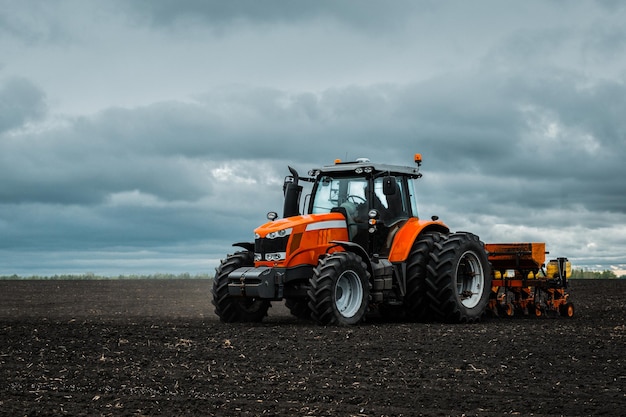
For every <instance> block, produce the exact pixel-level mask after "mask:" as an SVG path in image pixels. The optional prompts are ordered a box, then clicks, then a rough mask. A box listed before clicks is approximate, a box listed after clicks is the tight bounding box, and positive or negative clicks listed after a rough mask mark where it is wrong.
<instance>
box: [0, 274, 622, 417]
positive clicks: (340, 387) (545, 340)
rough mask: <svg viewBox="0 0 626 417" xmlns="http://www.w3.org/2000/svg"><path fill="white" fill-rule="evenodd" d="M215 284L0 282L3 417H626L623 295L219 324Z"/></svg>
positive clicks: (596, 293) (605, 286)
mask: <svg viewBox="0 0 626 417" xmlns="http://www.w3.org/2000/svg"><path fill="white" fill-rule="evenodd" d="M210 285H211V282H210V281H209V280H174V281H165V280H163V281H159V280H154V281H142V280H128V281H118V280H111V281H106V280H104V281H0V414H1V415H8V416H23V415H29V416H35V415H64V414H68V415H137V416H139V415H148V416H153V415H167V416H173V415H209V416H210V415H216V416H231V415H235V416H257V415H259V416H260V415H266V416H288V415H294V416H331V415H332V416H417V415H436V416H446V415H466V416H496V415H498V416H499V415H509V414H513V415H534V416H561V415H567V416H577V415H594V416H597V415H607V416H615V415H624V414H626V280H621V281H620V280H604V281H591V280H589V281H572V285H571V287H572V288H571V294H572V296H571V299H572V300H573V301H574V303H575V305H576V316H575V317H574V318H572V319H566V318H545V317H544V318H511V319H496V318H491V319H487V320H485V321H483V322H482V323H479V324H474V325H450V324H420V323H385V322H381V321H380V320H370V321H368V322H366V323H364V324H362V325H359V326H357V327H320V326H317V325H315V324H312V323H308V322H299V321H297V320H295V319H294V318H292V317H291V316H290V315H289V314H288V311H287V310H286V309H285V307H284V306H283V305H282V304H278V303H276V304H275V305H274V307H273V308H272V309H271V310H270V316H269V317H268V318H266V320H265V322H264V323H261V324H256V325H254V324H236V325H232V324H231V325H228V324H223V323H220V322H219V321H218V320H217V318H216V316H215V315H214V313H213V307H212V305H211V304H210V297H209V293H210Z"/></svg>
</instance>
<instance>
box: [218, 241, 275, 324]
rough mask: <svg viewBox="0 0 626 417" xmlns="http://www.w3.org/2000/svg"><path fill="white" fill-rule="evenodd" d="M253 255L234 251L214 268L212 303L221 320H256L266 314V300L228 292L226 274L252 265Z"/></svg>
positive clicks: (261, 318) (229, 321) (227, 321)
mask: <svg viewBox="0 0 626 417" xmlns="http://www.w3.org/2000/svg"><path fill="white" fill-rule="evenodd" d="M253 256H254V255H253V254H252V252H247V251H246V252H243V251H242V252H235V253H234V254H233V255H229V256H228V257H227V258H226V259H225V260H223V261H222V263H221V264H220V266H218V267H217V269H216V270H215V278H214V280H213V290H212V293H213V305H214V306H215V314H217V315H218V316H219V318H220V320H221V321H223V322H226V323H234V322H258V321H261V320H263V317H265V316H267V310H268V309H269V308H270V302H269V301H268V300H260V299H256V298H252V297H249V298H240V297H231V296H230V295H229V294H228V275H229V274H230V273H231V272H233V271H234V270H235V269H237V268H241V267H243V266H254V260H253V259H254V258H253Z"/></svg>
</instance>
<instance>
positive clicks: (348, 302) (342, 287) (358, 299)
mask: <svg viewBox="0 0 626 417" xmlns="http://www.w3.org/2000/svg"><path fill="white" fill-rule="evenodd" d="M362 301H363V285H362V284H361V279H360V278H359V276H358V274H357V273H356V272H354V271H345V272H343V273H342V274H341V275H340V276H339V279H337V284H335V306H336V307H337V311H339V314H341V315H342V316H343V317H346V318H350V317H352V316H354V315H355V314H356V313H357V312H358V311H359V309H360V308H361V303H362Z"/></svg>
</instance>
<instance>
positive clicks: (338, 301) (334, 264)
mask: <svg viewBox="0 0 626 417" xmlns="http://www.w3.org/2000/svg"><path fill="white" fill-rule="evenodd" d="M309 284H310V288H309V290H308V296H309V308H310V309H311V318H312V319H313V320H315V321H316V322H317V323H318V324H321V325H329V324H339V325H346V326H347V325H353V324H357V323H359V322H360V321H361V320H362V319H363V318H364V317H365V313H366V312H367V307H368V304H369V297H370V286H371V284H370V273H369V272H368V271H367V266H366V265H365V262H363V259H361V257H360V256H359V255H357V254H355V253H352V252H335V253H333V254H330V255H328V256H325V257H323V258H321V259H320V261H319V263H318V264H317V266H316V267H315V268H313V276H312V277H311V279H310V281H309Z"/></svg>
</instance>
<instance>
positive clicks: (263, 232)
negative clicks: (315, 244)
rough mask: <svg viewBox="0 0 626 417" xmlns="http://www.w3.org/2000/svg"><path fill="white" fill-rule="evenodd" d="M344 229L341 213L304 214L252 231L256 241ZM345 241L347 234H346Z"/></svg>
mask: <svg viewBox="0 0 626 417" xmlns="http://www.w3.org/2000/svg"><path fill="white" fill-rule="evenodd" d="M322 229H344V230H347V228H346V219H345V218H344V217H343V215H342V214H341V213H324V214H305V215H300V216H293V217H287V218H284V219H278V220H274V221H271V222H267V223H265V224H263V225H261V226H259V227H257V228H256V229H254V236H255V238H256V239H259V238H262V239H263V238H267V239H275V238H278V237H285V236H288V235H290V234H292V233H303V232H305V231H310V230H322ZM346 239H347V232H346Z"/></svg>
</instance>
